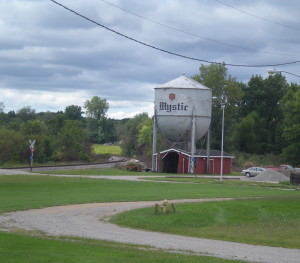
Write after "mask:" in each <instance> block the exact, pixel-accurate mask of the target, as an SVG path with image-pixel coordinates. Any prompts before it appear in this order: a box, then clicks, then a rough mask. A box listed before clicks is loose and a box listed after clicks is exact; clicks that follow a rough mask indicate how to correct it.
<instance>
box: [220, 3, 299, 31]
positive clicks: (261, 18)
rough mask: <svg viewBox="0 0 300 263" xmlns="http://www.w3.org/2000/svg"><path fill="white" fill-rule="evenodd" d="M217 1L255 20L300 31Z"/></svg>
mask: <svg viewBox="0 0 300 263" xmlns="http://www.w3.org/2000/svg"><path fill="white" fill-rule="evenodd" d="M215 1H216V2H218V3H220V4H222V5H225V6H228V7H230V8H232V9H235V10H237V11H239V12H242V13H244V14H246V15H249V16H253V17H255V18H258V19H260V20H263V21H266V22H269V23H272V24H276V25H279V26H283V27H287V28H290V29H294V30H298V31H300V28H297V27H293V26H288V25H285V24H282V23H278V22H275V21H272V20H269V19H267V18H263V17H260V16H257V15H254V14H251V13H248V12H246V11H244V10H241V9H238V8H236V7H234V6H232V5H230V4H226V3H224V2H222V1H219V0H215Z"/></svg>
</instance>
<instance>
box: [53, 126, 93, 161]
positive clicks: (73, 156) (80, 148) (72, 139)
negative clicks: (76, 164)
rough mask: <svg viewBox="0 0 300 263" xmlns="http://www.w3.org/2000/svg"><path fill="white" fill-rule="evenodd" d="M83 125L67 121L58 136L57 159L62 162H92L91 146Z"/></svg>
mask: <svg viewBox="0 0 300 263" xmlns="http://www.w3.org/2000/svg"><path fill="white" fill-rule="evenodd" d="M86 139H87V136H86V133H85V131H84V129H83V128H82V123H81V122H80V121H77V120H75V121H74V120H66V121H65V122H64V126H63V128H62V130H61V132H60V134H59V136H58V151H57V153H56V156H57V159H59V160H62V161H78V160H85V161H89V160H90V154H91V145H90V144H89V143H88V141H87V140H86Z"/></svg>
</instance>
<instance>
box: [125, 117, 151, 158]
mask: <svg viewBox="0 0 300 263" xmlns="http://www.w3.org/2000/svg"><path fill="white" fill-rule="evenodd" d="M149 120H151V118H149V116H148V114H147V113H141V114H137V115H136V116H134V117H133V118H131V119H129V121H128V122H126V124H125V125H124V129H123V135H122V138H121V139H122V145H121V147H122V152H123V154H124V155H126V156H130V157H137V156H140V155H142V154H143V153H144V149H143V145H141V144H140V143H139V141H138V135H139V131H140V129H141V128H142V127H143V125H145V123H147V122H149Z"/></svg>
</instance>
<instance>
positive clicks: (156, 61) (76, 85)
mask: <svg viewBox="0 0 300 263" xmlns="http://www.w3.org/2000/svg"><path fill="white" fill-rule="evenodd" d="M109 1H110V2H111V3H113V4H115V5H118V6H120V7H121V8H124V9H126V10H130V11H131V12H134V13H136V14H139V15H141V16H143V17H145V18H149V19H152V20H155V21H156V22H159V23H162V24H164V25H168V26H171V27H173V28H177V29H180V30H183V31H185V32H189V33H192V34H194V35H198V36H193V35H190V34H185V33H183V32H179V31H178V30H177V31H176V30H171V29H170V28H167V27H166V26H161V25H158V24H157V23H153V22H150V21H148V20H146V19H142V18H139V17H137V16H134V15H132V14H129V13H128V12H124V11H122V10H120V9H118V8H116V7H114V6H112V5H109V4H107V3H105V2H103V1H99V0H91V1H84V0H72V1H71V0H59V2H60V3H62V4H64V5H66V6H68V7H69V8H71V9H74V10H75V11H77V12H80V13H81V14H82V15H85V16H87V17H89V18H90V19H93V20H95V21H97V22H99V23H101V24H103V25H105V26H108V27H110V28H111V29H113V30H116V31H118V32H121V33H123V34H125V35H128V36H129V37H133V38H135V39H137V40H140V41H143V42H146V43H148V44H151V45H153V46H156V47H159V48H162V49H165V50H169V51H172V52H175V53H179V54H182V55H186V56H191V57H195V58H200V59H205V60H210V61H218V62H221V61H225V62H227V63H233V64H276V63H281V62H288V61H295V60H300V47H299V41H300V34H299V31H300V30H296V29H292V28H288V27H285V26H280V25H278V24H274V23H271V22H267V21H263V20H261V19H258V18H255V17H253V16H250V15H247V14H245V13H242V12H239V11H238V10H236V9H233V8H230V7H228V6H226V5H222V4H220V3H218V2H217V1H209V0H202V1H196V0H188V1H184V2H182V1H179V0H173V1H168V0H160V1H158V0H155V1H154V0H152V1H150V0H149V1H137V0H128V1H121V0H119V1H117V0H109ZM223 2H225V3H227V4H230V5H232V6H235V7H236V8H238V9H241V10H244V11H246V12H249V13H251V14H255V15H256V16H259V17H264V18H266V19H268V20H270V21H276V22H278V23H281V24H284V25H289V26H291V27H294V28H300V23H299V19H298V16H299V8H300V2H299V1H292V0H287V1H279V0H278V1H273V0H272V1H271V0H268V1H258V0H251V1H250V0H249V1H237V0H223ZM205 38H206V39H205ZM0 39H1V41H0V101H3V102H4V104H5V106H6V110H12V109H14V110H17V108H14V107H21V106H26V105H28V104H25V103H27V101H28V100H27V99H26V100H25V99H22V98H20V96H24V98H25V97H26V98H30V97H32V98H35V99H31V100H30V103H31V106H32V107H33V108H35V109H36V110H37V111H39V110H45V109H46V110H47V109H49V110H54V111H55V110H63V109H64V108H65V107H66V106H68V105H70V104H75V105H80V106H82V105H83V102H84V100H85V99H90V98H91V97H92V96H100V97H103V98H106V99H107V100H108V101H110V102H111V108H110V112H109V114H111V116H131V115H132V114H133V113H136V112H140V111H143V110H145V109H150V111H149V113H150V114H151V107H152V106H151V103H152V101H153V99H154V98H153V94H154V87H156V86H157V85H160V84H163V83H165V82H167V81H169V80H171V79H173V78H176V77H178V76H179V75H180V74H181V73H182V72H185V73H186V74H187V75H188V76H192V75H194V74H197V73H198V68H199V66H200V64H201V62H198V61H192V60H187V59H184V58H180V57H176V56H172V55H169V54H166V53H162V52H159V51H157V50H153V49H150V48H148V47H145V46H142V45H140V44H138V43H136V42H133V41H130V40H128V39H126V38H123V37H121V36H119V35H116V34H114V33H112V32H110V31H107V30H106V29H103V28H101V27H99V26H97V25H95V24H92V23H90V22H88V21H85V20H83V19H82V18H80V17H78V16H76V15H74V14H72V13H70V12H68V11H66V10H65V9H63V8H61V7H59V6H57V5H55V4H54V3H52V2H51V1H48V0H43V1H41V0H40V1H37V0H15V1H6V0H0ZM207 39H211V40H216V41H219V42H223V43H228V44H229V45H224V44H221V43H217V42H214V41H209V40H207ZM233 45H235V46H240V47H242V48H236V47H233ZM247 48H248V49H252V50H257V51H256V52H254V51H251V50H246V49H247ZM270 53H273V54H270ZM267 69H268V67H265V68H239V67H229V73H230V74H231V75H232V76H234V77H236V78H237V80H239V81H248V80H249V78H251V76H252V75H256V74H261V75H262V76H263V77H267ZM278 69H280V70H285V71H289V72H293V73H296V74H297V73H298V74H299V71H300V63H297V64H292V65H288V66H282V67H278ZM286 77H287V79H288V81H293V82H297V83H299V78H298V79H297V78H293V77H292V76H289V75H287V76H286ZM13 94H15V95H16V96H15V99H14V96H13ZM68 94H73V95H72V96H73V97H74V101H72V96H68ZM38 96H40V97H41V98H48V99H45V101H43V102H42V103H41V101H39V102H38V103H37V102H35V101H36V98H37V97H38ZM58 97H59V98H58ZM17 98H18V102H16V100H17ZM142 102H144V105H143V104H142Z"/></svg>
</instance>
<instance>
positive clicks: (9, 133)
mask: <svg viewBox="0 0 300 263" xmlns="http://www.w3.org/2000/svg"><path fill="white" fill-rule="evenodd" d="M0 149H1V151H0V164H4V163H6V162H20V161H21V162H24V161H25V160H26V159H27V157H28V156H29V153H28V147H27V141H26V139H25V138H24V136H23V135H22V134H21V133H20V132H18V131H14V130H11V129H7V128H2V129H0Z"/></svg>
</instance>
